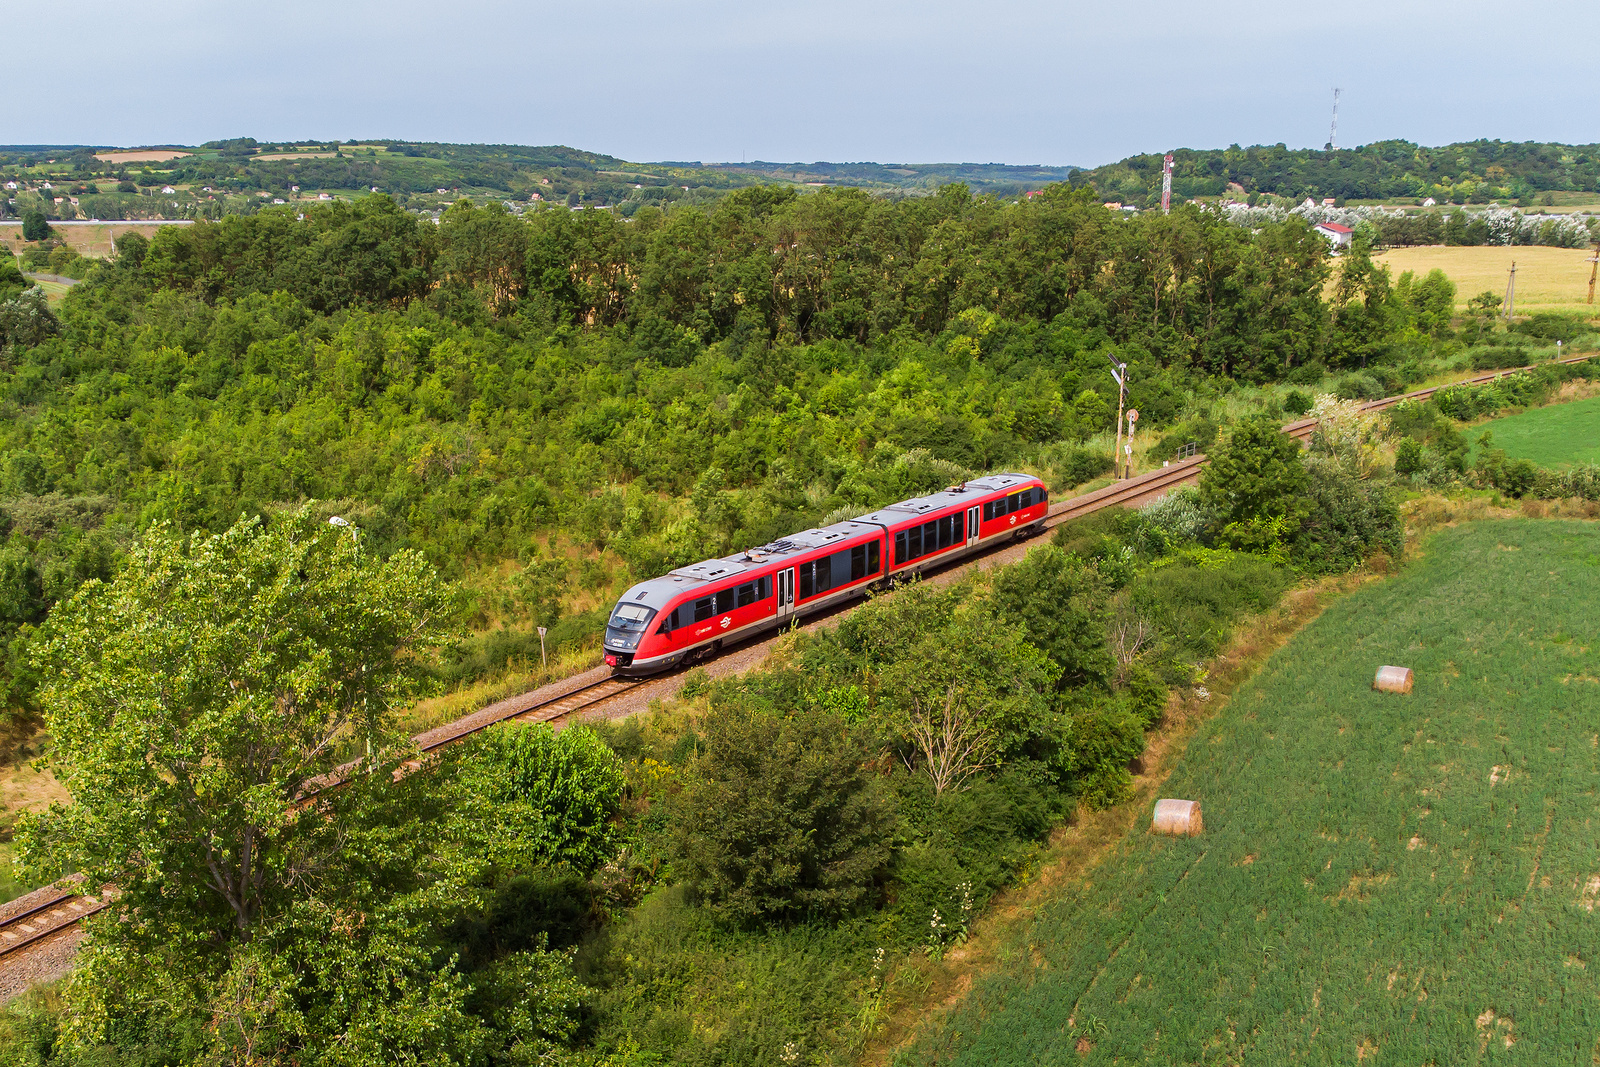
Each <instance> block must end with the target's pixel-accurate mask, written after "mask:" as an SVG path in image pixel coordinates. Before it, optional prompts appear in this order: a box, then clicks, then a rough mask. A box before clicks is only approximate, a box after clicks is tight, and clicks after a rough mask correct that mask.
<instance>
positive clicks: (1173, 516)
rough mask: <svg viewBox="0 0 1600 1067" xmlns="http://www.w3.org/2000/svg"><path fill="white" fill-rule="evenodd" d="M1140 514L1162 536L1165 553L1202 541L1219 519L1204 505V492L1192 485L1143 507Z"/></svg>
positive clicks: (1176, 490)
mask: <svg viewBox="0 0 1600 1067" xmlns="http://www.w3.org/2000/svg"><path fill="white" fill-rule="evenodd" d="M1139 514H1140V515H1142V516H1143V517H1144V521H1145V522H1146V523H1147V524H1148V525H1149V528H1150V529H1151V530H1152V531H1153V532H1155V533H1158V534H1159V535H1160V537H1161V540H1162V547H1163V549H1164V550H1170V549H1172V548H1176V547H1179V546H1181V545H1186V544H1189V543H1191V542H1194V541H1198V540H1200V536H1201V535H1202V534H1204V533H1205V531H1206V528H1207V527H1208V526H1210V525H1211V523H1212V521H1213V519H1214V518H1215V516H1214V515H1213V514H1212V512H1211V511H1210V509H1208V508H1207V507H1205V505H1203V504H1201V503H1200V490H1198V489H1196V488H1195V487H1194V486H1192V485H1186V486H1183V487H1182V488H1180V489H1175V490H1173V491H1172V492H1170V493H1168V494H1167V495H1166V496H1164V497H1161V498H1160V499H1158V500H1155V501H1153V502H1151V503H1149V504H1146V505H1145V506H1144V507H1143V508H1141V509H1139Z"/></svg>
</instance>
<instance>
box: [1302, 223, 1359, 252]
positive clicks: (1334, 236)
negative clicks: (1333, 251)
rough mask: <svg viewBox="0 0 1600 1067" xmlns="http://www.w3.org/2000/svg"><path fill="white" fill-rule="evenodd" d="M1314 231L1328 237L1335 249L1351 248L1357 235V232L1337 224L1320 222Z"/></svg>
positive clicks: (1314, 227)
mask: <svg viewBox="0 0 1600 1067" xmlns="http://www.w3.org/2000/svg"><path fill="white" fill-rule="evenodd" d="M1312 229H1314V230H1316V231H1317V232H1318V233H1320V234H1322V236H1324V237H1326V238H1327V239H1328V240H1329V242H1331V243H1332V244H1333V247H1334V248H1349V247H1350V240H1351V238H1353V237H1355V235H1356V231H1354V230H1352V229H1351V228H1350V227H1348V226H1340V225H1339V224H1338V223H1337V222H1319V223H1317V224H1316V225H1315V226H1313V227H1312Z"/></svg>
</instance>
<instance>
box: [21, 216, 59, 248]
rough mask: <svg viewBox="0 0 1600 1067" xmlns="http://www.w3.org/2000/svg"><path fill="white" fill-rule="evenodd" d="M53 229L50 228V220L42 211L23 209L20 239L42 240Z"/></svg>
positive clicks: (47, 236)
mask: <svg viewBox="0 0 1600 1067" xmlns="http://www.w3.org/2000/svg"><path fill="white" fill-rule="evenodd" d="M54 232H55V231H54V230H52V229H51V228H50V221H49V219H47V218H46V217H45V213H44V212H43V211H24V212H23V213H22V239H23V240H24V241H43V240H46V239H48V238H49V237H50V236H51V234H53V233H54Z"/></svg>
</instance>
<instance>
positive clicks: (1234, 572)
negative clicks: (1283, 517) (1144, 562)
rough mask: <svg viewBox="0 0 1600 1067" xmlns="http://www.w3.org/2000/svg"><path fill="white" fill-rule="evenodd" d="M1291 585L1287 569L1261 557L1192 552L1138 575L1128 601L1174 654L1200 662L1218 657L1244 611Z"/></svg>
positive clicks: (1272, 600) (1263, 605) (1264, 604)
mask: <svg viewBox="0 0 1600 1067" xmlns="http://www.w3.org/2000/svg"><path fill="white" fill-rule="evenodd" d="M1289 581H1290V576H1289V574H1288V572H1287V571H1285V570H1284V569H1283V568H1282V567H1278V566H1275V565H1273V564H1272V563H1271V562H1269V561H1267V560H1265V559H1262V558H1261V557H1259V556H1253V555H1249V554H1246V553H1241V552H1229V551H1218V550H1211V549H1195V550H1192V551H1190V552H1185V553H1180V554H1179V555H1177V556H1174V557H1171V558H1170V559H1168V560H1164V561H1162V563H1161V565H1159V566H1155V567H1151V568H1149V569H1147V570H1145V571H1143V572H1141V573H1140V575H1139V576H1138V577H1137V578H1136V579H1135V580H1134V581H1133V582H1132V584H1130V585H1129V586H1128V591H1127V597H1128V601H1129V603H1130V604H1131V605H1132V606H1133V607H1134V608H1136V609H1137V610H1138V611H1139V612H1140V613H1142V614H1143V615H1144V616H1145V617H1147V618H1148V619H1150V620H1151V621H1152V622H1153V623H1154V624H1155V625H1156V626H1158V627H1159V628H1160V630H1161V632H1162V633H1163V634H1164V635H1166V637H1167V640H1168V642H1169V648H1170V651H1171V653H1172V654H1174V655H1177V656H1181V657H1184V658H1186V659H1187V661H1188V662H1190V663H1200V662H1202V661H1204V660H1206V659H1209V658H1210V657H1211V656H1214V655H1216V653H1217V652H1218V650H1219V649H1220V648H1221V647H1222V643H1223V641H1224V640H1226V639H1227V637H1228V635H1229V633H1230V632H1231V630H1232V628H1233V625H1234V623H1236V622H1238V621H1239V619H1240V618H1241V617H1243V616H1244V615H1245V614H1246V613H1248V612H1260V611H1265V610H1266V609H1267V608H1270V607H1271V606H1272V605H1274V604H1276V603H1277V602H1278V598H1279V597H1280V596H1281V595H1282V594H1283V591H1284V589H1286V588H1288V585H1289Z"/></svg>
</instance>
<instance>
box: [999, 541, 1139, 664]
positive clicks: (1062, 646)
mask: <svg viewBox="0 0 1600 1067" xmlns="http://www.w3.org/2000/svg"><path fill="white" fill-rule="evenodd" d="M994 604H995V608H996V610H997V612H998V614H999V617H1000V618H1002V619H1005V620H1006V621H1007V622H1008V623H1011V624H1014V625H1017V626H1020V627H1021V628H1022V632H1023V634H1024V636H1026V637H1027V639H1028V641H1029V642H1030V643H1031V644H1032V645H1033V646H1034V647H1035V648H1037V649H1039V651H1041V652H1043V653H1044V654H1045V655H1047V656H1049V657H1050V660H1051V662H1052V663H1053V664H1054V665H1055V668H1056V671H1057V676H1056V687H1057V688H1058V689H1065V688H1067V687H1068V686H1079V685H1085V684H1088V683H1091V682H1093V683H1097V684H1102V685H1103V684H1104V683H1105V681H1106V679H1107V677H1108V676H1109V675H1110V673H1111V657H1110V654H1109V653H1108V652H1107V651H1106V631H1105V608H1106V588H1105V581H1104V579H1102V578H1101V576H1100V573H1099V571H1097V570H1095V569H1094V568H1092V567H1088V566H1085V565H1084V564H1083V563H1081V562H1080V561H1079V560H1078V559H1077V558H1075V557H1074V556H1072V555H1070V554H1069V553H1066V552H1063V551H1062V550H1061V549H1059V548H1055V547H1054V546H1048V547H1044V548H1037V549H1034V550H1033V551H1032V552H1029V553H1028V554H1027V556H1025V557H1024V558H1023V560H1022V561H1021V562H1020V563H1017V564H1016V565H1014V566H1011V567H1006V568H1003V569H1002V570H1000V571H999V572H998V573H997V574H996V576H995V580H994Z"/></svg>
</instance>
